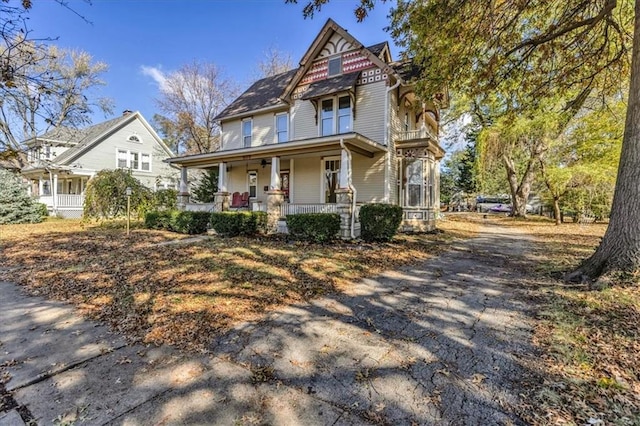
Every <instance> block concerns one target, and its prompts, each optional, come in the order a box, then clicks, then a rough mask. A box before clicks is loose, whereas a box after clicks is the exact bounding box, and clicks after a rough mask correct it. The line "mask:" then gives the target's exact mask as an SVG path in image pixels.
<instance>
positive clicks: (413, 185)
mask: <svg viewBox="0 0 640 426" xmlns="http://www.w3.org/2000/svg"><path fill="white" fill-rule="evenodd" d="M423 192H424V176H423V163H422V160H419V159H418V160H412V161H411V162H409V163H408V164H407V206H409V207H422V206H423V204H422V194H423Z"/></svg>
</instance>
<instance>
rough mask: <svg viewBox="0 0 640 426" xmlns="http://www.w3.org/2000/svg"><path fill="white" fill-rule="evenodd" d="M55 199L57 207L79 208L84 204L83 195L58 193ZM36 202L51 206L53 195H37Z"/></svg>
mask: <svg viewBox="0 0 640 426" xmlns="http://www.w3.org/2000/svg"><path fill="white" fill-rule="evenodd" d="M56 201H57V202H56V207H58V208H81V207H82V206H83V204H84V195H75V194H58V195H57V196H56ZM38 202H40V203H44V204H46V205H47V207H53V195H43V196H41V197H38Z"/></svg>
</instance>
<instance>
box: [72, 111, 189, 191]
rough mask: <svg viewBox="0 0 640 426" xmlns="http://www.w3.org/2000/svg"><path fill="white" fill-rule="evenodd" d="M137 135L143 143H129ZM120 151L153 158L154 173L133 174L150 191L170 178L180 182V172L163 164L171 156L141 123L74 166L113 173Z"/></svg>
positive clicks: (117, 134) (110, 138)
mask: <svg viewBox="0 0 640 426" xmlns="http://www.w3.org/2000/svg"><path fill="white" fill-rule="evenodd" d="M134 134H135V135H137V136H138V137H139V138H140V140H141V142H130V141H128V138H129V136H131V135H134ZM118 149H123V150H127V151H130V152H137V153H140V154H151V170H150V171H140V170H137V171H133V173H132V174H133V176H134V177H135V178H136V179H138V180H140V181H141V182H142V184H143V185H145V186H147V187H149V188H154V187H155V184H156V181H161V180H169V179H170V178H173V179H176V178H177V177H178V171H177V170H176V169H174V168H172V167H170V166H169V165H168V164H166V163H164V162H163V160H165V159H166V158H168V157H169V155H168V154H167V153H166V151H165V150H164V149H163V148H162V147H161V146H160V145H159V144H158V143H157V141H156V139H155V138H154V137H153V136H152V134H151V133H150V132H149V130H147V128H146V127H145V126H144V125H143V124H142V122H141V121H139V120H137V119H136V120H133V121H132V122H130V123H128V124H127V125H126V126H124V127H123V128H121V129H120V130H118V131H116V132H114V133H113V134H111V135H110V136H108V137H107V138H106V139H105V140H103V141H102V142H100V143H99V144H97V145H95V146H94V147H92V148H91V149H90V150H89V151H87V152H85V153H84V154H83V155H81V156H80V157H78V158H76V159H74V160H72V161H71V164H78V165H79V167H81V168H82V169H83V170H94V171H100V170H103V169H111V170H113V169H115V168H116V167H117V162H116V158H117V151H118Z"/></svg>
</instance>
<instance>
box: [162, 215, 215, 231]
mask: <svg viewBox="0 0 640 426" xmlns="http://www.w3.org/2000/svg"><path fill="white" fill-rule="evenodd" d="M170 215H171V216H170V226H171V230H172V231H175V232H180V233H181V234H202V233H205V232H207V225H209V218H210V216H209V213H208V212H190V211H179V210H173V211H171V213H170Z"/></svg>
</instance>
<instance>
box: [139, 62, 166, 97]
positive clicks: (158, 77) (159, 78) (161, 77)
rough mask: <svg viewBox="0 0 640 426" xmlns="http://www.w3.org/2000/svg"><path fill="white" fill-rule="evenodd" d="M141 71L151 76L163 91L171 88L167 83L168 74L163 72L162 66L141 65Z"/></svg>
mask: <svg viewBox="0 0 640 426" xmlns="http://www.w3.org/2000/svg"><path fill="white" fill-rule="evenodd" d="M140 72H142V74H143V75H146V76H147V77H151V78H152V79H153V80H154V81H155V82H156V83H157V84H158V87H159V88H160V90H162V91H163V92H166V91H168V90H169V87H168V85H167V76H166V75H165V73H163V72H162V70H161V69H160V68H157V67H148V66H146V65H142V66H141V67H140Z"/></svg>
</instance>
